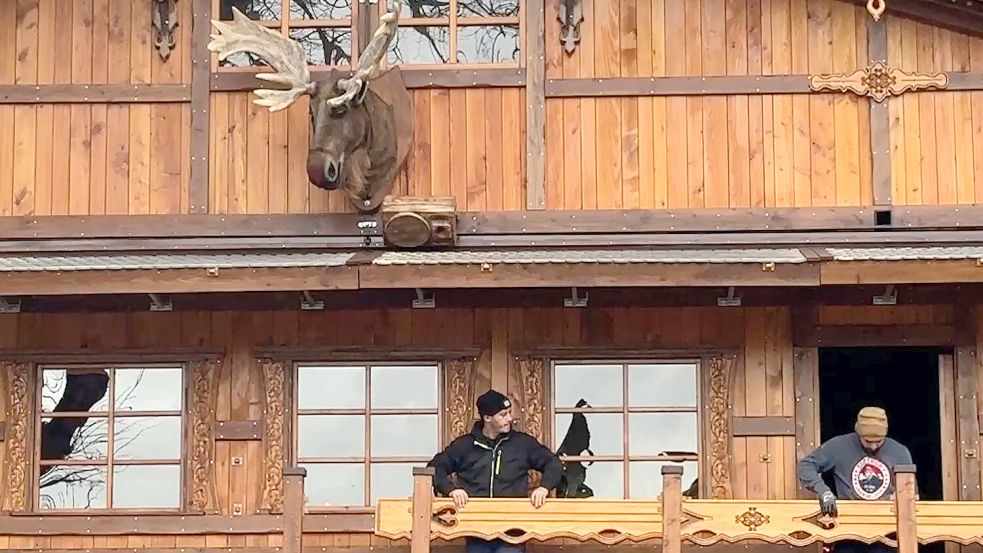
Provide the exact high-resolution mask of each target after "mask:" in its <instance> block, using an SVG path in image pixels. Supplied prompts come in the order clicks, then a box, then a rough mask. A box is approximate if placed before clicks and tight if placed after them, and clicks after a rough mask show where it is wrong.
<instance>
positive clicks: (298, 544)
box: [283, 467, 307, 553]
mask: <svg viewBox="0 0 983 553" xmlns="http://www.w3.org/2000/svg"><path fill="white" fill-rule="evenodd" d="M306 477H307V469H305V468H302V467H288V468H285V469H283V553H302V550H303V547H304V544H303V541H304V540H303V538H304V479H305V478H306Z"/></svg>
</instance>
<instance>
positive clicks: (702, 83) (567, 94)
mask: <svg viewBox="0 0 983 553" xmlns="http://www.w3.org/2000/svg"><path fill="white" fill-rule="evenodd" d="M733 94H749V95H753V94H815V93H814V92H813V91H812V90H811V89H810V88H809V76H808V75H728V76H712V77H711V76H708V77H614V78H610V79H549V80H548V81H547V82H546V97H547V98H587V97H607V96H708V95H733Z"/></svg>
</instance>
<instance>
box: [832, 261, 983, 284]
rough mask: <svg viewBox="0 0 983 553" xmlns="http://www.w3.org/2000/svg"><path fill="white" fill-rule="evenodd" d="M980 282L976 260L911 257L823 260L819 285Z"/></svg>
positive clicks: (981, 268) (981, 276)
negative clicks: (820, 283) (881, 259)
mask: <svg viewBox="0 0 983 553" xmlns="http://www.w3.org/2000/svg"><path fill="white" fill-rule="evenodd" d="M956 282H983V266H980V265H977V260H975V259H955V260H950V259H911V260H903V261H824V262H822V285H823V286H826V285H830V284H943V283H956Z"/></svg>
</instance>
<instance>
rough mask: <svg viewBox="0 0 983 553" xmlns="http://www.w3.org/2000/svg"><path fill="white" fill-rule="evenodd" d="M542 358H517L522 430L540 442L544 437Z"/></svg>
mask: <svg viewBox="0 0 983 553" xmlns="http://www.w3.org/2000/svg"><path fill="white" fill-rule="evenodd" d="M543 364H544V363H543V360H542V359H540V358H532V357H526V358H521V359H518V360H517V362H516V364H515V366H516V367H517V369H518V372H519V374H518V377H519V382H521V383H522V388H521V390H522V398H521V400H520V403H519V404H520V405H521V407H522V427H523V428H522V430H523V431H524V432H526V433H527V434H529V435H530V436H532V437H534V438H536V439H537V440H539V441H540V442H543V441H544V440H545V439H546V436H545V432H544V429H543V410H544V401H543V392H544V390H543Z"/></svg>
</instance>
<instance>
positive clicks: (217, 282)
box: [0, 267, 358, 296]
mask: <svg viewBox="0 0 983 553" xmlns="http://www.w3.org/2000/svg"><path fill="white" fill-rule="evenodd" d="M356 288H358V268H356V267H282V268H252V269H248V268H237V269H221V270H219V271H218V273H217V274H215V275H211V274H209V272H208V271H207V270H205V269H167V270H157V269H147V270H107V271H70V272H54V271H46V272H28V271H22V272H8V273H0V289H2V290H3V293H4V294H8V295H12V296H29V295H59V294H78V293H86V294H128V293H159V294H185V293H193V292H220V291H221V292H250V291H252V292H256V291H263V290H269V291H287V290H294V291H302V290H354V289H356Z"/></svg>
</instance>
